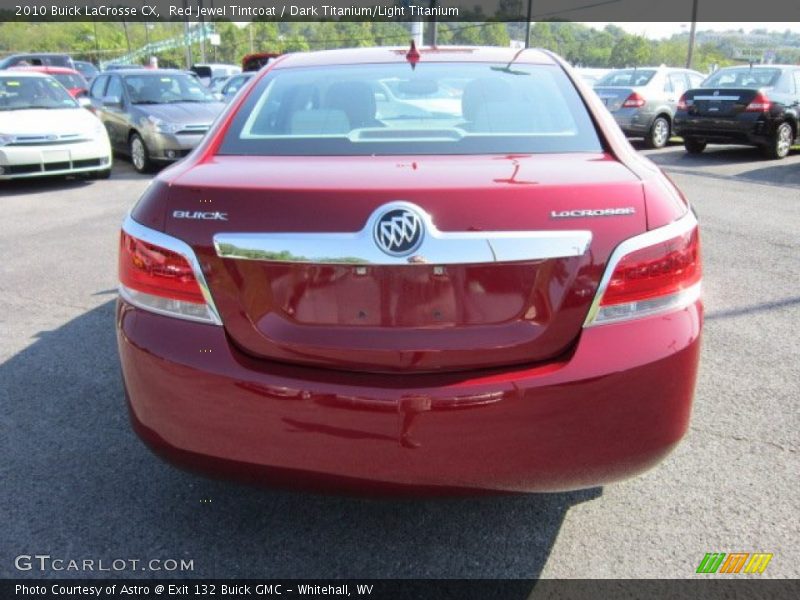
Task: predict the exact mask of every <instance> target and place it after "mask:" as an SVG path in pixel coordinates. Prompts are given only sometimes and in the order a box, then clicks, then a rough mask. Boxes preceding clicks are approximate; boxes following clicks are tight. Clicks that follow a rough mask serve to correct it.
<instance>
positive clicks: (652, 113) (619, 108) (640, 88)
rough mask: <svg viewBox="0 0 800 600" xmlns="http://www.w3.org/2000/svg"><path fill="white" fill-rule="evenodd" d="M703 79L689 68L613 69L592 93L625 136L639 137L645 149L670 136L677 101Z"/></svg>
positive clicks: (662, 144)
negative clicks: (609, 112)
mask: <svg viewBox="0 0 800 600" xmlns="http://www.w3.org/2000/svg"><path fill="white" fill-rule="evenodd" d="M703 79H705V77H704V76H703V75H702V74H700V73H698V72H697V71H691V70H689V69H675V68H671V67H663V66H662V67H639V68H634V69H617V70H614V71H611V72H610V73H608V74H607V75H605V77H603V78H602V79H600V80H599V81H598V82H597V83H596V84H595V86H594V91H595V92H596V93H597V95H598V96H599V97H600V99H601V100H602V101H603V103H604V104H605V105H606V107H607V108H608V110H609V111H611V114H612V115H614V118H615V119H616V121H617V123H618V124H619V126H620V128H622V131H624V132H625V134H626V135H627V136H629V137H643V138H644V142H645V145H646V146H647V147H648V148H663V147H664V146H666V145H667V142H668V141H669V138H670V137H671V135H672V119H673V117H674V116H675V109H676V108H677V105H678V100H680V98H681V95H682V94H683V92H685V91H686V90H688V89H690V88H695V87H698V86H699V85H700V83H702V81H703Z"/></svg>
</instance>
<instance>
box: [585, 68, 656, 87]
mask: <svg viewBox="0 0 800 600" xmlns="http://www.w3.org/2000/svg"><path fill="white" fill-rule="evenodd" d="M655 74H656V72H655V71H653V70H652V69H622V70H620V71H612V72H611V73H609V74H608V75H606V76H605V77H603V78H602V79H601V80H600V81H598V82H597V83H596V84H595V85H597V86H598V87H599V86H603V85H605V86H612V87H636V86H640V85H647V84H648V83H650V80H651V79H652V78H653V75H655Z"/></svg>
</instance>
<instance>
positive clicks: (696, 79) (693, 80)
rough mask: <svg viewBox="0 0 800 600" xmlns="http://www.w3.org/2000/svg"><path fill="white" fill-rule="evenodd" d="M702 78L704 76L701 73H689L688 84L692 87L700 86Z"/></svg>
mask: <svg viewBox="0 0 800 600" xmlns="http://www.w3.org/2000/svg"><path fill="white" fill-rule="evenodd" d="M703 79H704V77H703V76H702V75H697V74H695V73H689V86H690V87H693V88H696V87H700V85H702V83H703Z"/></svg>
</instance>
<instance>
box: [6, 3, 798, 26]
mask: <svg viewBox="0 0 800 600" xmlns="http://www.w3.org/2000/svg"><path fill="white" fill-rule="evenodd" d="M529 11H530V12H529ZM529 14H530V15H531V20H532V21H590V22H606V21H607V22H686V21H691V20H692V17H693V15H695V14H696V20H697V21H698V22H705V21H707V22H720V21H721V22H740V23H748V22H752V21H758V22H769V21H774V22H778V23H786V22H800V2H797V1H788V2H787V1H786V0H758V2H753V1H752V0H669V1H668V2H665V1H663V0H530V3H529V0H324V1H323V2H311V1H309V0H203V1H198V0H187V1H185V2H184V1H183V0H33V1H31V0H0V21H32V22H33V21H36V22H40V21H76V22H77V21H83V22H86V21H121V20H124V21H126V22H135V21H142V22H158V21H184V20H188V21H194V22H199V21H203V22H212V21H230V22H246V21H264V20H274V21H315V22H317V21H384V22H405V21H413V20H423V21H426V20H432V19H435V20H437V21H442V22H446V21H454V22H455V21H460V22H478V21H488V20H497V21H508V22H525V21H527V17H528V15H529Z"/></svg>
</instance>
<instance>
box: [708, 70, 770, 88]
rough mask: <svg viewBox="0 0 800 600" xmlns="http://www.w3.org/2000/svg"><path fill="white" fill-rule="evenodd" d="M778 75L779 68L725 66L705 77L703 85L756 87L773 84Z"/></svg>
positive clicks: (709, 86)
mask: <svg viewBox="0 0 800 600" xmlns="http://www.w3.org/2000/svg"><path fill="white" fill-rule="evenodd" d="M780 77H781V70H780V69H768V68H755V69H753V68H750V67H727V68H724V69H720V70H719V71H717V72H716V73H714V74H713V75H711V76H710V77H709V78H708V79H706V80H705V82H704V83H703V87H706V88H711V87H716V88H752V89H758V88H762V87H772V86H774V85H775V84H776V83H777V82H778V80H779V79H780Z"/></svg>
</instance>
